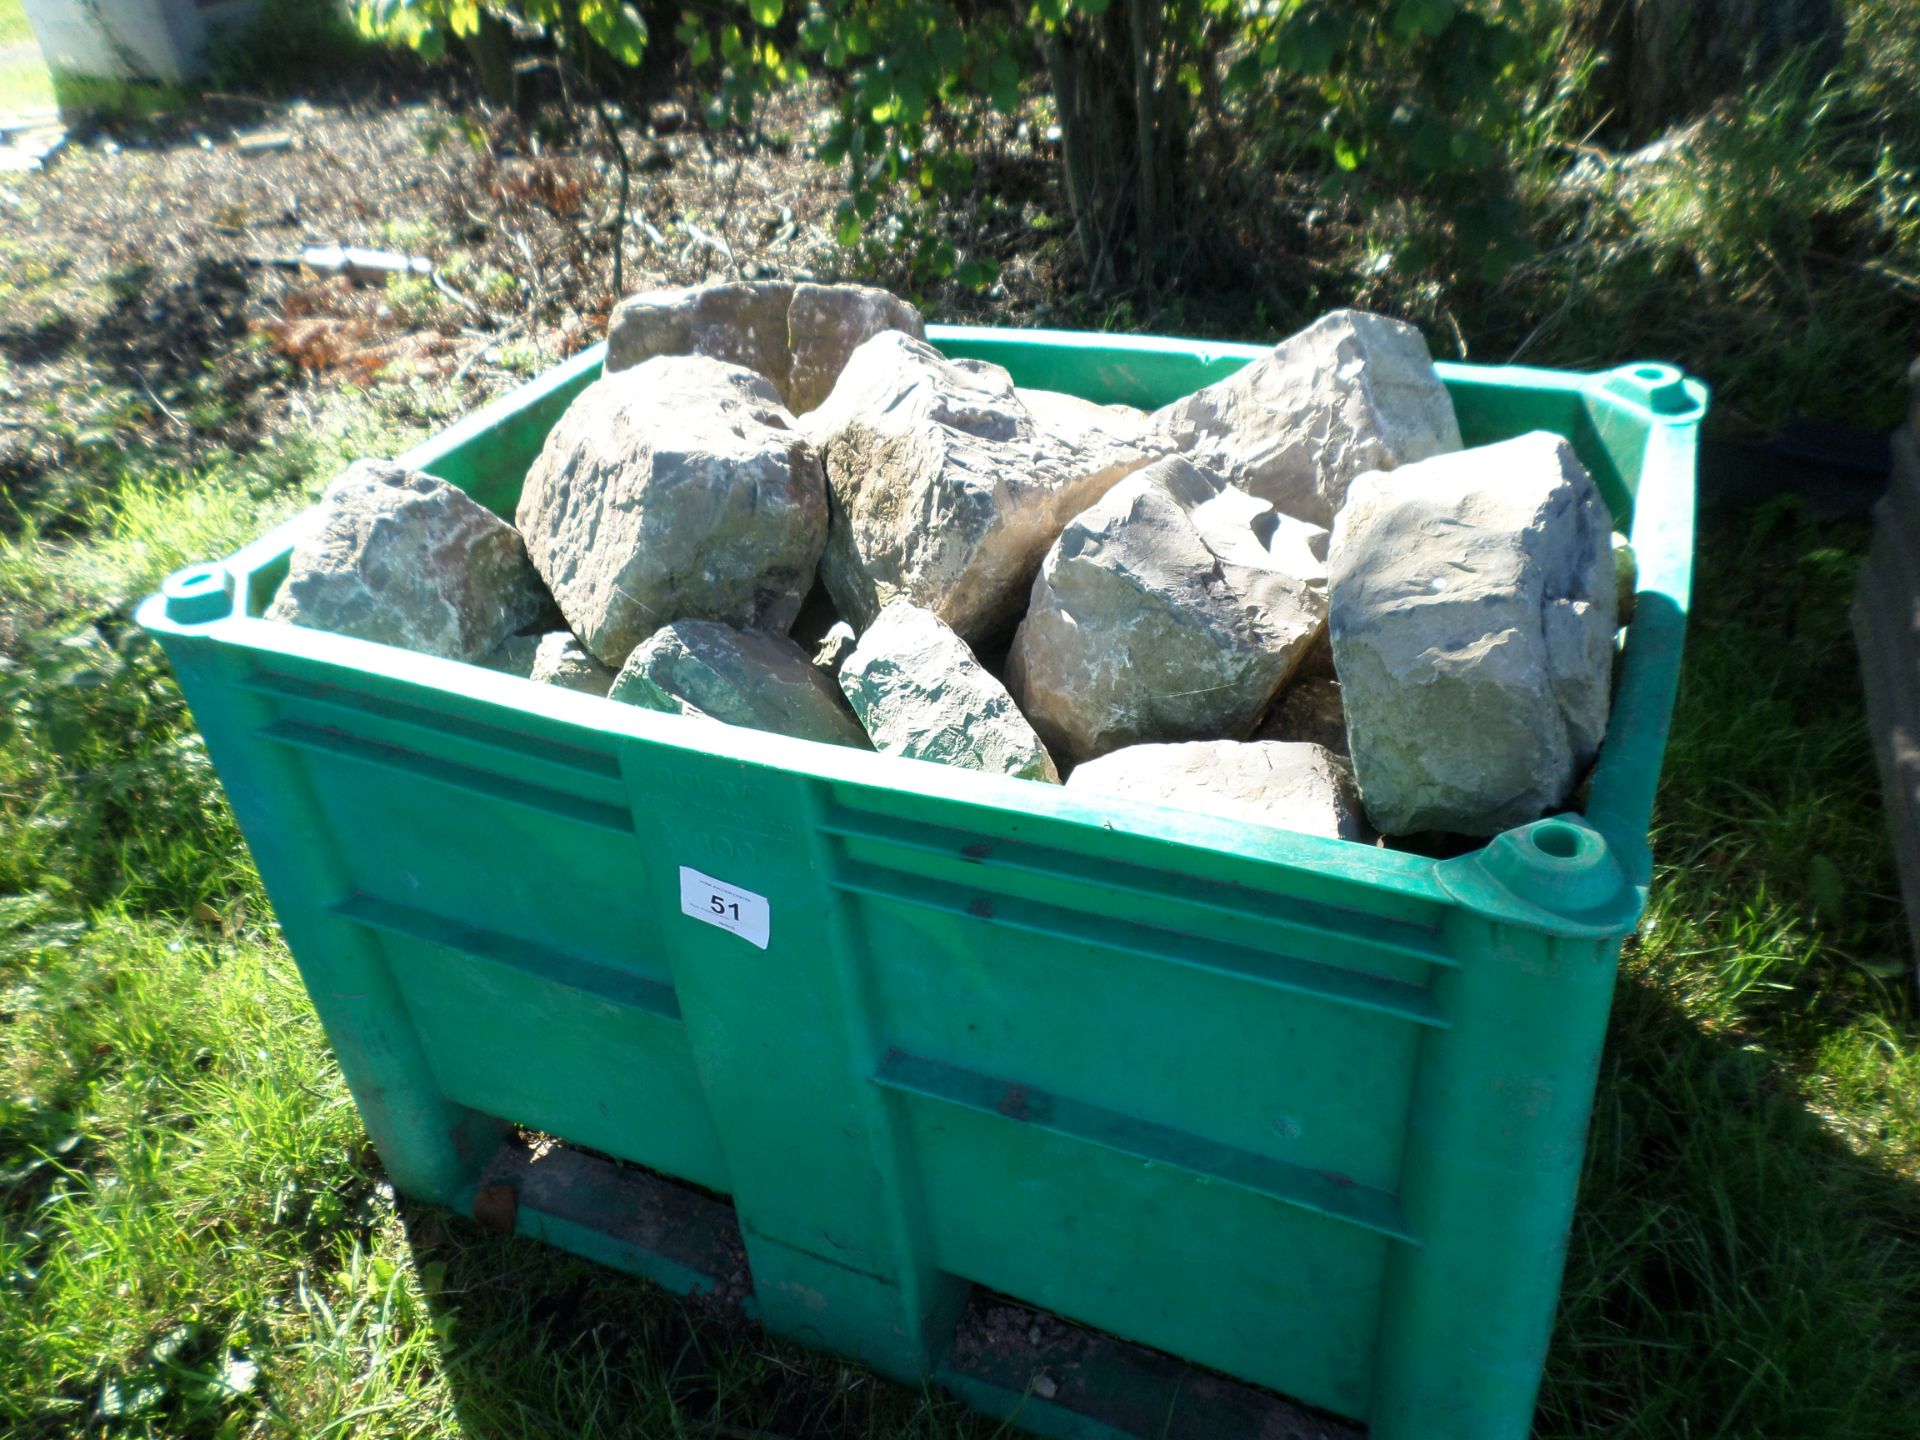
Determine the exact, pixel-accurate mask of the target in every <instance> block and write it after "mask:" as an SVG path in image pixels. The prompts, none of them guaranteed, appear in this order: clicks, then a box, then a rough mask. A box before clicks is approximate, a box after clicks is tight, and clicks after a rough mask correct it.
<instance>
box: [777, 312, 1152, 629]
mask: <svg viewBox="0 0 1920 1440" xmlns="http://www.w3.org/2000/svg"><path fill="white" fill-rule="evenodd" d="M802 426H803V428H804V429H805V431H806V433H807V434H808V435H809V436H810V437H811V438H812V439H813V440H814V441H815V443H816V445H817V446H818V448H819V450H820V452H821V455H822V457H823V459H824V460H825V462H826V468H827V481H828V486H829V489H830V491H831V492H832V497H833V505H834V509H833V525H832V529H831V531H830V533H829V536H828V540H827V552H826V555H825V556H824V557H823V559H822V561H821V571H820V573H821V578H822V579H823V580H824V581H825V582H826V585H827V589H828V590H829V591H830V592H831V593H832V595H833V599H834V603H835V605H836V606H837V607H838V609H839V611H840V613H841V614H842V615H843V616H845V617H846V618H847V619H848V620H850V621H851V622H853V624H854V626H855V628H856V629H859V628H864V627H865V626H867V625H870V624H872V623H873V621H874V619H875V618H876V617H877V616H878V615H879V613H880V611H881V610H882V609H883V608H884V607H885V606H886V605H887V604H889V603H890V602H892V601H893V600H896V599H905V600H909V601H911V602H912V603H914V604H916V605H920V606H923V607H925V608H926V609H929V610H931V611H933V612H934V614H936V615H938V616H939V617H940V618H941V619H942V620H943V621H945V622H946V623H947V624H948V625H949V626H951V627H952V628H953V629H954V631H955V632H956V633H958V634H959V636H960V637H961V638H962V639H963V640H965V641H967V642H968V643H969V644H972V645H979V644H982V643H984V642H986V641H989V640H991V639H992V638H993V637H994V636H995V635H996V634H1000V635H1004V634H1005V632H1006V631H1007V630H1008V629H1010V628H1011V627H1012V625H1013V623H1014V622H1015V621H1016V620H1017V619H1018V618H1019V614H1020V609H1021V606H1022V604H1023V603H1024V601H1025V598H1026V594H1027V590H1028V588H1029V587H1030V586H1031V584H1032V582H1033V575H1034V571H1035V570H1036V569H1037V568H1038V566H1039V564H1040V560H1041V557H1042V556H1043V555H1045V553H1046V550H1047V546H1048V545H1050V544H1051V543H1052V542H1053V540H1054V537H1055V536H1057V535H1058V534H1059V533H1060V529H1061V527H1062V526H1063V525H1064V524H1065V523H1066V522H1067V520H1068V519H1069V518H1070V517H1071V516H1072V515H1074V514H1076V513H1077V512H1078V511H1080V510H1082V509H1084V508H1085V507H1086V506H1087V505H1089V504H1091V503H1092V502H1093V501H1094V500H1096V499H1098V498H1099V497H1100V496H1101V495H1103V494H1105V493H1106V491H1107V489H1108V488H1109V487H1111V486H1112V485H1113V484H1114V482H1115V481H1117V480H1119V479H1120V478H1121V477H1122V476H1123V475H1126V474H1128V473H1129V472H1131V471H1133V470H1135V469H1137V468H1139V466H1141V465H1142V464H1144V463H1145V462H1146V461H1147V459H1148V458H1149V456H1148V454H1147V452H1146V451H1144V450H1142V449H1140V448H1138V447H1136V446H1133V445H1130V444H1124V443H1121V442H1118V441H1115V440H1112V439H1110V438H1107V437H1105V436H1100V435H1095V434H1091V433H1088V432H1086V431H1085V430H1082V431H1081V432H1079V433H1067V434H1060V433H1055V432H1053V431H1051V430H1049V429H1048V428H1047V427H1046V426H1045V425H1043V424H1042V423H1041V422H1040V420H1039V419H1037V418H1036V416H1035V414H1034V412H1033V411H1032V410H1031V409H1030V408H1029V407H1028V406H1027V405H1026V404H1025V403H1023V402H1022V400H1021V398H1020V396H1019V395H1018V394H1017V393H1016V392H1015V390H1014V387H1013V382H1012V380H1011V379H1010V378H1009V377H1008V375H1007V372H1006V371H1005V370H1002V369H1001V368H1000V367H999V366H997V365H987V364H984V363H980V362H973V361H951V360H948V359H946V358H945V357H944V356H942V355H941V354H940V353H939V352H938V351H936V350H934V349H933V347H932V346H930V345H928V344H926V343H925V342H924V341H919V340H915V339H913V338H912V337H910V336H907V335H904V334H901V333H899V332H897V331H889V332H887V333H885V334H882V335H878V336H875V337H874V338H873V339H871V340H869V341H867V342H866V343H865V344H864V345H862V346H861V347H860V348H859V349H858V350H856V351H855V352H854V354H853V358H852V360H851V361H849V362H848V364H847V368H846V370H845V371H844V372H843V373H842V374H841V377H840V383H839V384H838V385H836V386H835V387H834V391H833V394H832V395H831V396H830V397H829V398H828V400H827V402H826V404H824V405H822V406H821V407H820V408H819V409H818V410H816V411H814V412H813V413H812V414H810V415H808V416H806V417H805V418H804V419H803V421H802Z"/></svg>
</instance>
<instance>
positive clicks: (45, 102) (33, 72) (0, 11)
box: [0, 0, 53, 115]
mask: <svg viewBox="0 0 1920 1440" xmlns="http://www.w3.org/2000/svg"><path fill="white" fill-rule="evenodd" d="M32 44H33V30H32V28H31V27H29V26H28V24H27V12H26V9H25V7H24V6H23V5H22V4H21V0H0V50H6V49H10V48H12V47H13V46H16V45H32ZM52 105H53V77H52V76H50V75H49V74H47V67H46V65H45V63H44V62H43V61H42V60H41V59H40V52H39V50H38V49H35V50H34V51H33V52H32V53H31V54H29V55H27V56H26V57H24V58H23V59H18V60H4V61H0V115H19V114H25V113H27V112H30V111H35V110H46V109H50V108H51V107H52Z"/></svg>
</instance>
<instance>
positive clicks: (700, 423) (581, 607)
mask: <svg viewBox="0 0 1920 1440" xmlns="http://www.w3.org/2000/svg"><path fill="white" fill-rule="evenodd" d="M518 519H519V522H520V531H521V533H522V535H524V536H525V537H526V542H527V550H528V553H529V554H531V555H532V557H533V562H534V564H535V565H536V566H538V567H539V570H540V573H541V575H542V576H543V577H545V579H546V581H547V584H548V586H549V587H550V588H551V589H552V591H553V595H554V598H555V599H556V600H557V601H559V604H560V609H561V612H562V613H563V614H564V615H565V616H566V621H567V625H568V627H569V628H570V629H572V631H573V633H574V634H575V635H577V636H579V637H580V642H581V643H582V644H583V645H585V646H586V648H587V649H588V651H589V652H591V653H592V654H593V655H594V657H595V658H596V659H598V660H600V661H601V662H602V663H603V664H606V665H610V666H618V665H620V664H621V663H622V662H623V661H625V660H626V658H627V655H628V654H629V653H630V652H631V651H632V649H633V647H634V646H635V645H638V644H639V643H640V642H641V641H642V640H644V639H645V638H646V637H647V636H649V635H651V634H653V633H654V631H656V630H658V629H659V628H660V626H661V625H662V624H665V623H667V622H669V621H672V620H684V619H698V620H719V621H724V622H725V623H727V624H730V625H740V626H747V627H753V628H759V629H767V630H775V631H784V630H786V628H787V627H788V626H789V625H791V624H792V623H793V620H794V617H795V616H796V615H798V614H799V612H800V603H801V600H802V599H803V598H804V597H805V595H806V593H807V591H808V590H809V589H810V588H811V587H812V585H813V580H814V572H815V569H816V567H817V566H818V563H819V560H820V551H821V548H822V546H824V545H825V543H826V532H827V497H826V485H825V481H824V480H823V479H822V476H821V471H820V462H819V459H818V457H817V456H816V455H815V454H814V452H813V449H812V447H811V446H809V445H808V444H807V442H806V440H805V438H804V437H803V436H801V434H800V433H799V431H797V430H796V429H795V428H794V422H793V417H792V416H791V415H790V414H788V413H787V411H786V410H785V409H783V408H782V407H781V405H780V402H779V397H778V396H776V395H775V394H774V392H773V387H772V385H771V384H770V383H769V382H768V381H767V380H765V379H764V378H763V377H761V376H759V375H756V374H754V373H753V372H751V371H749V370H746V369H744V368H742V367H741V366H738V365H730V364H727V363H725V362H723V361H719V360H712V359H708V358H707V357H705V356H700V355H663V356H660V357H658V358H656V359H653V360H649V361H647V362H646V363H645V364H643V365H640V366H637V367H636V368H634V369H632V370H622V371H621V372H619V373H618V374H615V375H608V376H606V377H604V378H602V379H600V380H597V381H595V382H594V383H593V384H592V385H589V386H588V387H587V388H586V390H584V391H583V392H582V393H581V395H580V397H579V398H578V399H577V400H575V401H574V402H573V404H572V405H571V406H569V407H568V408H567V412H566V414H564V415H563V416H561V417H560V423H559V424H557V425H555V426H554V428H553V431H552V433H551V434H550V435H549V436H548V437H547V443H546V447H545V448H544V449H543V450H542V451H541V452H540V458H539V459H538V460H536V461H535V462H534V465H533V468H532V470H530V471H529V472H528V474H527V479H526V483H525V485H524V487H523V488H522V490H521V493H520V508H519V511H518Z"/></svg>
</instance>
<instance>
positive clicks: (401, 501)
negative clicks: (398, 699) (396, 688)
mask: <svg viewBox="0 0 1920 1440" xmlns="http://www.w3.org/2000/svg"><path fill="white" fill-rule="evenodd" d="M319 511H320V513H319V516H318V524H317V525H316V527H315V529H314V530H313V531H311V532H310V533H309V534H307V535H306V536H304V537H303V538H302V539H300V540H299V541H298V542H297V543H296V544H295V545H294V549H293V558H292V562H291V565H290V568H289V569H288V572H287V578H286V580H285V582H283V583H282V585H281V586H280V592H279V594H277V595H276V596H275V597H274V599H273V603H272V604H271V605H269V606H268V607H267V610H266V618H267V619H269V620H283V621H287V622H289V623H291V624H295V625H308V626H312V627H313V628H315V629H318V630H332V631H334V632H335V633H336V634H340V635H351V636H354V637H355V638H357V639H361V640H377V641H380V642H381V643H383V644H387V645H398V646H400V647H401V648H403V649H407V650H418V651H420V652H421V653H423V654H427V655H440V656H444V657H445V658H447V659H449V660H478V659H480V658H481V657H482V656H485V655H486V654H488V653H489V652H490V651H492V650H493V649H494V647H495V646H497V645H499V644H500V642H501V641H503V640H504V639H506V638H507V637H508V636H509V635H512V634H513V633H514V632H515V631H517V630H520V629H522V628H523V627H525V626H527V625H528V624H530V623H532V622H533V621H534V620H535V619H536V618H538V616H539V615H540V613H541V611H542V609H543V608H544V607H545V605H546V603H547V596H546V592H545V590H544V589H543V588H542V587H541V584H540V577H539V575H538V574H536V573H535V571H534V568H533V566H532V565H530V564H528V563H527V551H526V547H525V546H524V545H523V544H522V543H521V540H520V536H518V535H517V534H515V533H514V529H513V527H512V526H511V525H509V524H507V523H506V522H505V521H504V520H502V519H500V518H499V517H498V516H497V515H495V514H494V513H493V512H492V511H490V510H488V509H487V508H486V507H485V506H483V505H480V504H479V503H477V502H476V501H474V500H472V499H471V498H469V497H468V496H467V495H466V494H465V493H464V492H463V491H461V490H458V489H456V488H455V487H453V486H452V485H449V484H447V483H446V482H445V481H444V480H437V479H435V478H434V477H433V476H431V475H426V474H422V473H421V472H419V471H416V470H408V469H406V468H405V467H404V466H400V465H396V464H394V463H393V462H392V461H390V460H361V461H357V462H356V463H355V464H354V465H352V466H351V467H350V468H349V469H347V470H346V471H345V473H343V474H342V475H341V476H340V477H339V478H338V479H336V480H335V481H334V482H333V483H332V484H331V485H329V486H328V487H327V490H326V493H325V494H324V495H323V496H322V497H321V499H320V506H319Z"/></svg>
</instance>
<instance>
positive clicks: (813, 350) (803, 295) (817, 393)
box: [780, 285, 927, 415]
mask: <svg viewBox="0 0 1920 1440" xmlns="http://www.w3.org/2000/svg"><path fill="white" fill-rule="evenodd" d="M888 330H897V331H899V332H900V333H901V334H903V335H911V336H912V337H913V338H914V339H916V340H924V339H926V338H927V327H926V325H925V324H924V323H923V322H922V321H921V319H920V312H919V311H918V310H916V309H914V308H913V306H911V305H909V304H907V302H906V301H904V300H902V299H899V298H898V297H897V296H894V295H891V294H889V293H888V292H886V291H885V290H876V289H875V288H874V287H872V286H871V285H795V286H794V287H793V303H792V304H791V305H790V306H789V307H788V309H787V349H788V352H789V355H790V357H791V369H790V370H789V371H788V375H787V383H786V384H785V385H783V386H782V387H781V391H780V393H781V394H783V395H785V396H786V397H787V408H788V409H789V410H791V411H793V413H794V414H796V415H804V414H806V413H807V412H808V411H809V410H815V409H818V408H819V407H820V406H821V405H823V404H825V403H826V399H827V396H829V395H830V394H832V393H833V387H834V385H835V384H837V383H838V382H839V379H840V372H841V371H842V370H844V369H846V367H847V361H848V360H850V359H852V358H853V352H854V351H856V350H858V349H859V348H860V347H861V346H862V345H864V344H865V343H866V342H867V341H869V340H871V339H872V338H873V337H874V336H876V335H878V334H881V333H882V332H883V331H888Z"/></svg>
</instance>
